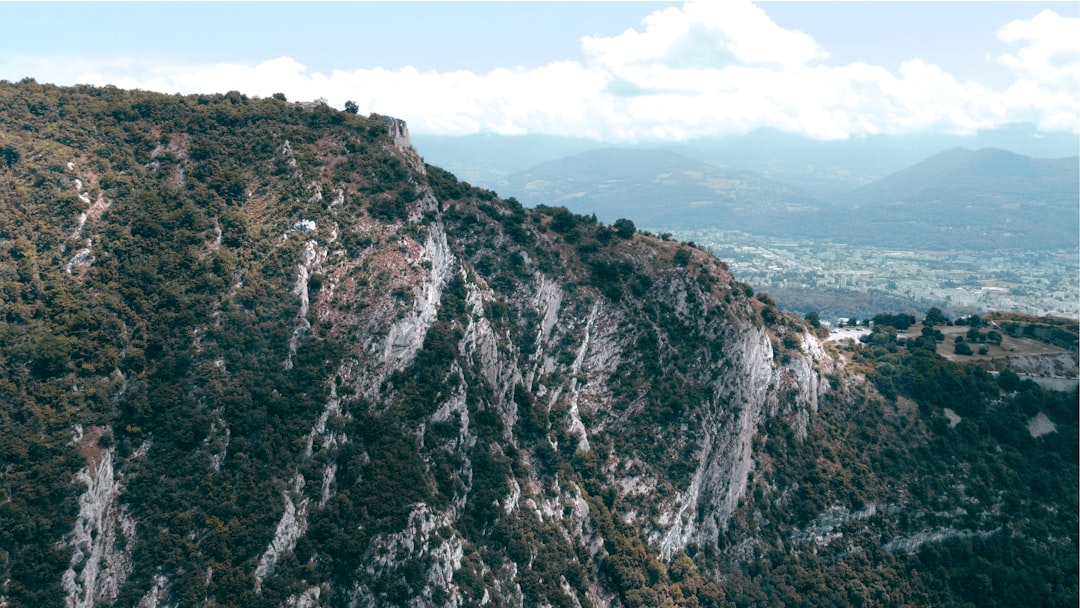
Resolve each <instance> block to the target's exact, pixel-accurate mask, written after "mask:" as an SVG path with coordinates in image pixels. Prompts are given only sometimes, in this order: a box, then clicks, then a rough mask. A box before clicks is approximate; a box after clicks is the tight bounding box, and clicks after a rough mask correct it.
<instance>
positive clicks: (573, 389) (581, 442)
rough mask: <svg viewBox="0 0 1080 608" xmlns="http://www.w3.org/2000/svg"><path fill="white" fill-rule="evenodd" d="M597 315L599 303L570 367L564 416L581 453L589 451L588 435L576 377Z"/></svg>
mask: <svg viewBox="0 0 1080 608" xmlns="http://www.w3.org/2000/svg"><path fill="white" fill-rule="evenodd" d="M599 313H600V302H596V304H594V305H593V308H592V312H590V313H589V320H588V321H587V322H586V324H585V335H584V337H583V338H582V339H581V346H580V347H579V348H578V352H577V356H576V357H575V358H574V363H573V364H572V365H571V366H570V409H569V410H568V411H567V414H566V415H567V417H568V418H569V419H570V424H569V428H568V430H569V432H570V434H571V435H574V436H576V437H577V438H578V445H577V449H578V450H579V451H581V452H588V451H589V433H588V430H587V429H586V428H585V424H584V423H583V422H582V421H581V411H580V409H579V407H578V376H579V374H581V366H582V363H584V362H585V355H586V354H587V353H588V352H589V344H590V338H591V336H592V332H593V325H594V324H595V323H596V319H597V316H598V315H599ZM555 399H558V393H556V395H555V397H553V399H552V402H554V401H555Z"/></svg>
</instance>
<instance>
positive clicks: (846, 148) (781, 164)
mask: <svg viewBox="0 0 1080 608" xmlns="http://www.w3.org/2000/svg"><path fill="white" fill-rule="evenodd" d="M955 147H966V148H972V149H979V148H988V147H993V148H1001V149H1005V150H1011V151H1013V152H1016V153H1018V154H1023V155H1027V156H1032V157H1036V158H1060V157H1066V156H1076V155H1077V154H1080V139H1078V138H1077V137H1076V136H1075V135H1069V134H1064V133H1039V132H1038V131H1037V130H1036V129H1035V128H1034V127H1032V126H1030V125H1010V126H1007V127H1002V128H999V129H994V130H991V131H982V132H979V133H977V134H974V135H966V136H965V135H947V134H917V135H875V136H867V137H853V138H850V139H846V140H835V141H819V140H814V139H810V138H807V137H804V136H802V135H797V134H792V133H783V132H780V131H776V130H774V129H759V130H757V131H754V132H751V133H748V134H746V135H741V136H734V137H727V138H704V139H700V140H694V141H690V142H688V143H686V144H684V145H681V146H679V147H678V148H675V149H677V150H679V151H681V152H682V153H684V154H686V155H687V156H692V157H694V158H698V159H700V160H702V161H704V162H707V163H710V164H714V165H717V166H722V167H729V168H736V169H749V170H753V171H757V172H759V173H761V174H762V175H764V176H766V177H769V178H772V179H777V180H781V181H784V182H788V183H791V184H794V185H796V186H798V187H800V188H803V189H804V190H806V191H807V192H810V193H812V194H814V195H816V196H820V197H825V198H829V197H830V196H832V195H836V194H840V193H843V192H846V191H848V190H851V189H853V188H856V187H859V186H863V185H866V184H869V183H870V182H872V181H874V180H876V179H880V178H882V177H885V176H886V175H888V174H890V173H893V172H896V171H899V170H902V169H904V168H905V167H908V166H911V165H913V164H915V163H917V162H919V161H921V160H923V159H925V158H927V157H928V156H931V155H933V154H936V153H937V152H940V151H941V150H946V149H950V148H955Z"/></svg>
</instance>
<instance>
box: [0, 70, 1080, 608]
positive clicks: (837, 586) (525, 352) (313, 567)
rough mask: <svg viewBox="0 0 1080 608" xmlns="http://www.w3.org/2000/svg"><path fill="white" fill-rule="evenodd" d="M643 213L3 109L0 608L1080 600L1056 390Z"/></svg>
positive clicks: (323, 151) (206, 131)
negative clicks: (765, 280) (916, 335)
mask: <svg viewBox="0 0 1080 608" xmlns="http://www.w3.org/2000/svg"><path fill="white" fill-rule="evenodd" d="M631 220H632V218H627V219H624V220H621V221H618V222H615V223H614V225H612V226H608V225H605V224H603V223H601V222H598V221H597V220H596V219H595V218H594V217H589V216H582V215H576V214H574V213H571V212H570V211H568V210H567V209H565V208H563V207H556V206H539V207H537V208H534V209H529V208H525V207H523V206H522V205H520V204H518V203H517V202H516V201H514V200H512V199H511V200H502V199H500V198H499V197H498V196H497V195H496V194H495V193H494V192H491V191H487V190H483V189H478V188H474V187H472V186H470V185H469V184H466V183H463V182H460V181H459V180H457V179H456V178H455V177H454V176H453V175H451V174H449V173H447V172H446V171H443V170H441V169H439V168H437V167H433V166H429V165H425V164H424V163H423V162H422V160H421V158H420V156H419V155H418V154H417V151H416V150H414V149H413V148H412V147H411V145H410V143H409V139H408V131H407V128H406V126H405V125H404V123H402V122H401V121H398V120H395V119H393V118H389V117H381V116H374V115H373V116H367V117H364V116H358V115H356V114H353V113H349V112H339V111H336V110H334V109H332V108H329V107H327V106H326V105H324V104H321V103H305V104H298V103H293V102H290V101H287V100H285V99H284V98H283V96H275V97H274V98H270V99H254V98H248V97H246V96H243V95H241V94H239V93H235V92H230V93H227V94H224V95H201V96H186V97H184V96H166V95H160V94H154V93H148V92H140V91H125V90H120V89H116V88H111V87H106V88H93V87H74V88H58V87H53V86H48V85H40V84H37V83H35V82H33V81H23V82H20V83H17V84H13V83H7V82H3V83H0V293H2V296H0V432H2V433H3V436H4V440H3V441H0V463H2V466H3V469H2V470H3V475H0V606H12V607H16V606H18V607H22V606H140V607H142V606H145V607H153V606H159V607H160V606H180V607H186V606H207V607H209V606H289V607H300V606H306V607H312V606H335V607H339V606H340V607H344V606H403V605H411V606H474V605H496V606H595V607H600V606H797V605H806V606H821V605H837V606H844V605H852V606H864V605H904V604H909V605H923V606H940V605H979V606H995V605H996V606H1013V605H1029V606H1075V605H1076V603H1077V534H1076V531H1077V511H1078V504H1077V491H1078V489H1077V442H1078V440H1077V409H1076V408H1077V394H1076V393H1075V392H1073V393H1071V394H1063V393H1054V392H1048V391H1044V390H1043V389H1041V388H1040V387H1039V386H1038V385H1036V384H1035V383H1034V382H1031V381H1021V380H1020V379H1019V378H1018V377H1016V375H1015V374H1012V375H1010V374H1008V373H1005V372H1002V373H1001V374H1000V375H998V376H996V377H995V376H993V375H991V374H990V373H988V372H986V371H983V370H982V369H978V368H967V367H963V366H959V365H956V364H953V363H950V362H949V361H947V360H945V359H944V358H942V357H940V356H939V355H937V354H936V351H935V349H934V348H933V341H934V340H935V337H934V336H933V335H932V334H931V335H929V336H923V337H922V338H920V339H909V340H905V339H902V338H898V337H897V334H896V332H895V331H889V328H887V327H881V328H879V331H876V332H875V334H873V335H872V336H871V338H869V339H868V342H867V344H865V345H848V346H845V347H837V346H836V345H835V344H832V343H823V342H822V341H821V340H820V339H819V337H818V336H817V335H816V333H815V330H814V328H813V327H810V326H808V325H807V324H806V323H804V322H803V321H802V320H800V319H798V318H796V317H794V316H792V315H789V314H786V313H783V312H781V311H780V310H778V309H777V308H776V306H775V303H774V302H773V301H772V300H771V299H770V298H769V297H768V296H767V295H764V294H754V293H753V290H751V289H750V288H749V287H747V286H746V285H743V284H742V283H740V282H738V280H737V278H736V277H732V276H731V274H730V273H729V272H728V271H727V269H726V267H725V265H724V264H723V263H722V262H721V261H719V260H717V259H715V258H713V257H711V256H710V255H708V254H707V253H705V252H704V251H701V250H699V249H697V248H696V247H693V246H692V245H691V244H687V243H678V242H674V241H668V240H661V239H657V238H653V237H651V236H647V235H643V234H639V233H637V231H636V230H635V227H634V223H633V221H631ZM1055 335H1057V334H1055ZM1058 337H1060V336H1058ZM1044 420H1045V422H1043V421H1044Z"/></svg>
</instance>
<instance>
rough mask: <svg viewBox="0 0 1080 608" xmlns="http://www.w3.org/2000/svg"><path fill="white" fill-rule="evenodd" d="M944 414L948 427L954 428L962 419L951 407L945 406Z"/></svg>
mask: <svg viewBox="0 0 1080 608" xmlns="http://www.w3.org/2000/svg"><path fill="white" fill-rule="evenodd" d="M944 414H945V417H946V418H948V419H949V428H950V429H953V428H956V425H958V424H960V421H961V420H963V418H961V417H960V415H959V414H957V413H956V412H954V411H953V409H952V408H951V407H947V408H945V409H944ZM1029 427H1030V425H1029Z"/></svg>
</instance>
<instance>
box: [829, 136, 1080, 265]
mask: <svg viewBox="0 0 1080 608" xmlns="http://www.w3.org/2000/svg"><path fill="white" fill-rule="evenodd" d="M1078 167H1080V159H1078V158H1077V157H1072V158H1058V159H1039V158H1031V157H1029V156H1022V155H1019V154H1014V153H1012V152H1007V151H1005V150H999V149H995V148H984V149H981V150H975V151H973V150H968V149H964V148H954V149H951V150H946V151H944V152H941V153H939V154H935V155H934V156H932V157H930V158H928V159H926V160H924V161H922V162H920V163H918V164H915V165H913V166H911V167H909V168H907V169H904V170H902V171H898V172H896V173H893V174H892V175H889V176H887V177H884V178H882V179H880V180H877V181H875V182H874V183H872V184H869V185H866V186H864V187H862V188H858V189H856V190H854V191H852V192H849V193H847V194H845V195H842V196H840V197H838V199H837V201H838V203H840V204H841V205H842V206H843V208H844V210H843V211H839V213H840V214H842V215H841V217H848V218H850V220H851V223H852V226H853V227H855V228H858V231H857V232H858V233H859V234H863V235H868V234H869V235H873V236H874V237H881V238H884V239H888V240H892V241H898V242H906V243H908V244H911V245H925V246H949V245H952V246H955V245H957V244H963V245H965V246H969V247H979V246H985V247H1026V248H1032V249H1041V248H1048V247H1049V248H1059V247H1075V246H1076V245H1077V241H1078V236H1077V235H1078V234H1080V221H1078V209H1080V186H1078V183H1080V169H1078ZM837 219H839V218H837Z"/></svg>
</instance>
